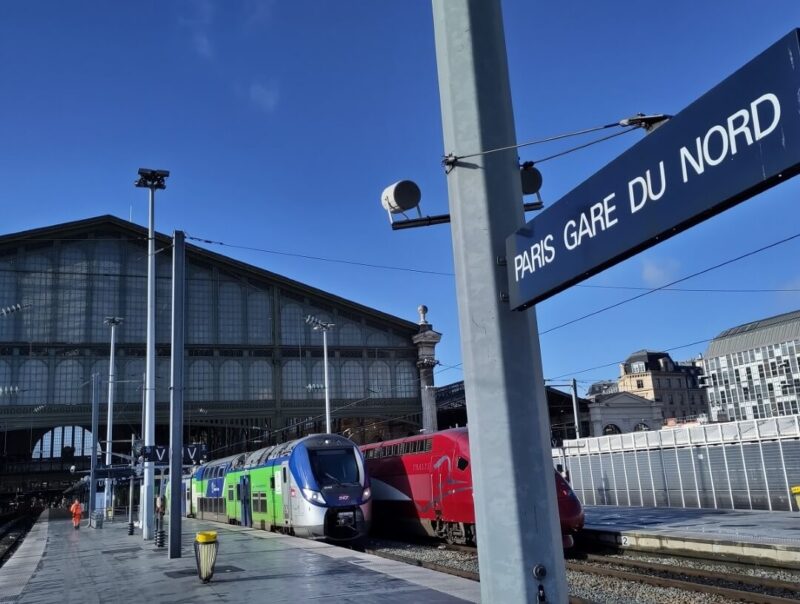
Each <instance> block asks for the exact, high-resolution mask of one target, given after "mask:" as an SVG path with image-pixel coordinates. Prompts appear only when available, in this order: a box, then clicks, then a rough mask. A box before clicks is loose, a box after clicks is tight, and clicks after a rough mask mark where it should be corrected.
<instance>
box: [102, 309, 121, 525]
mask: <svg viewBox="0 0 800 604" xmlns="http://www.w3.org/2000/svg"><path fill="white" fill-rule="evenodd" d="M103 323H104V324H106V325H108V326H110V327H111V354H110V356H109V360H108V419H107V421H106V467H111V443H112V442H113V438H114V436H113V427H114V423H113V422H114V386H115V384H114V337H115V335H116V328H117V325H119V324H120V323H122V319H121V318H120V317H106V318H105V320H104V321H103ZM113 497H114V492H113V488H112V481H111V480H110V479H106V485H105V503H106V516H108V517H110V516H113V515H114V505H113Z"/></svg>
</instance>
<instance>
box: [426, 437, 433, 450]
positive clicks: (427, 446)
mask: <svg viewBox="0 0 800 604" xmlns="http://www.w3.org/2000/svg"><path fill="white" fill-rule="evenodd" d="M432 448H433V446H432V443H431V439H430V438H426V439H425V451H426V452H427V451H430V450H431V449H432Z"/></svg>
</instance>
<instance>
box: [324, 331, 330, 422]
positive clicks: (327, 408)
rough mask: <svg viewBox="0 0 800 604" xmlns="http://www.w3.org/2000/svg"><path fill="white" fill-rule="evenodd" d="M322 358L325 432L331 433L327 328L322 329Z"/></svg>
mask: <svg viewBox="0 0 800 604" xmlns="http://www.w3.org/2000/svg"><path fill="white" fill-rule="evenodd" d="M322 358H323V365H324V369H323V371H324V372H325V432H326V433H327V434H330V433H331V393H330V390H329V389H328V329H327V328H323V330H322Z"/></svg>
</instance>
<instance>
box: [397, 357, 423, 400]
mask: <svg viewBox="0 0 800 604" xmlns="http://www.w3.org/2000/svg"><path fill="white" fill-rule="evenodd" d="M396 379H397V389H396V393H397V394H396V396H397V397H398V398H414V397H416V396H417V395H418V394H419V374H418V373H417V368H416V366H415V365H414V363H412V362H410V361H400V362H399V363H397V378H396Z"/></svg>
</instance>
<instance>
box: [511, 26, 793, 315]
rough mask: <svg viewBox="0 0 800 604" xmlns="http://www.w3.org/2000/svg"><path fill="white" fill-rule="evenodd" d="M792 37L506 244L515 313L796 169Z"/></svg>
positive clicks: (665, 126) (746, 66) (745, 196)
mask: <svg viewBox="0 0 800 604" xmlns="http://www.w3.org/2000/svg"><path fill="white" fill-rule="evenodd" d="M799 90H800V30H794V31H792V32H791V33H790V34H788V35H787V36H785V37H784V38H782V39H781V40H780V41H779V42H777V43H776V44H774V45H773V46H771V47H770V48H768V49H767V50H766V51H764V52H763V53H762V54H760V55H759V56H757V57H756V58H755V59H753V60H752V61H750V62H749V63H748V64H747V65H745V66H744V67H742V68H741V69H739V70H738V71H737V72H736V73H734V74H733V75H731V76H730V77H729V78H727V79H726V80H724V81H723V82H722V83H720V84H718V85H717V86H716V87H715V88H713V89H712V90H710V91H709V92H707V93H706V94H705V95H703V96H702V97H700V98H699V99H697V100H696V101H695V102H693V103H692V104H691V105H689V106H688V107H686V108H685V109H684V110H683V111H681V112H680V113H679V114H677V115H676V116H674V117H673V118H671V119H670V120H669V121H667V122H666V123H664V124H663V125H661V126H660V127H658V128H656V129H655V130H654V131H652V132H651V133H650V134H648V135H647V136H645V137H644V138H643V139H642V140H641V141H640V142H638V143H637V144H635V145H634V146H633V147H631V148H630V149H628V150H627V151H626V152H625V153H623V154H622V155H620V156H619V157H618V158H616V159H615V160H614V161H612V162H611V163H609V164H608V165H607V166H605V167H604V168H602V169H601V170H600V171H599V172H597V173H596V174H594V175H593V176H591V177H590V178H589V179H588V180H586V181H585V182H583V183H582V184H580V185H579V186H578V187H576V188H575V189H573V190H572V191H570V192H569V193H568V194H567V195H565V196H564V197H562V198H561V199H560V200H559V201H557V202H556V203H554V204H553V205H552V206H551V207H549V208H548V209H546V210H545V211H543V212H542V213H541V214H539V215H538V216H536V218H534V219H533V220H531V221H530V222H528V223H527V224H526V225H525V226H524V227H523V228H521V229H519V230H518V231H517V232H516V233H514V234H512V235H511V236H510V237H508V239H507V241H506V252H507V266H508V276H509V302H510V305H511V308H512V309H514V310H522V309H525V308H528V307H529V306H531V305H533V304H536V303H537V302H540V301H542V300H544V299H546V298H548V297H550V296H552V295H554V294H556V293H558V292H559V291H562V290H564V289H566V288H567V287H569V286H570V285H573V284H575V283H578V282H580V281H582V280H584V279H586V278H588V277H590V276H592V275H595V274H597V273H598V272H600V271H602V270H604V269H606V268H608V267H610V266H612V265H614V264H616V263H618V262H621V261H622V260H625V259H626V258H629V257H630V256H632V255H634V254H636V253H637V252H640V251H642V250H645V249H647V248H649V247H651V246H653V245H655V244H656V243H658V242H660V241H663V240H664V239H667V238H669V237H671V236H673V235H675V234H677V233H679V232H681V231H683V230H685V229H687V228H689V227H691V226H693V225H695V224H698V223H700V222H702V221H704V220H706V219H708V218H710V217H712V216H714V215H716V214H718V213H720V212H722V211H723V210H726V209H728V208H730V207H732V206H734V205H735V204H737V203H740V202H742V201H745V200H746V199H748V198H750V197H752V196H753V195H756V194H757V193H760V192H762V191H764V190H766V189H768V188H770V187H772V186H774V185H776V184H778V183H780V182H782V181H783V180H786V179H787V178H789V177H791V176H794V175H795V174H797V173H798V172H800V111H799V109H798V105H800V100H798V91H799Z"/></svg>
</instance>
